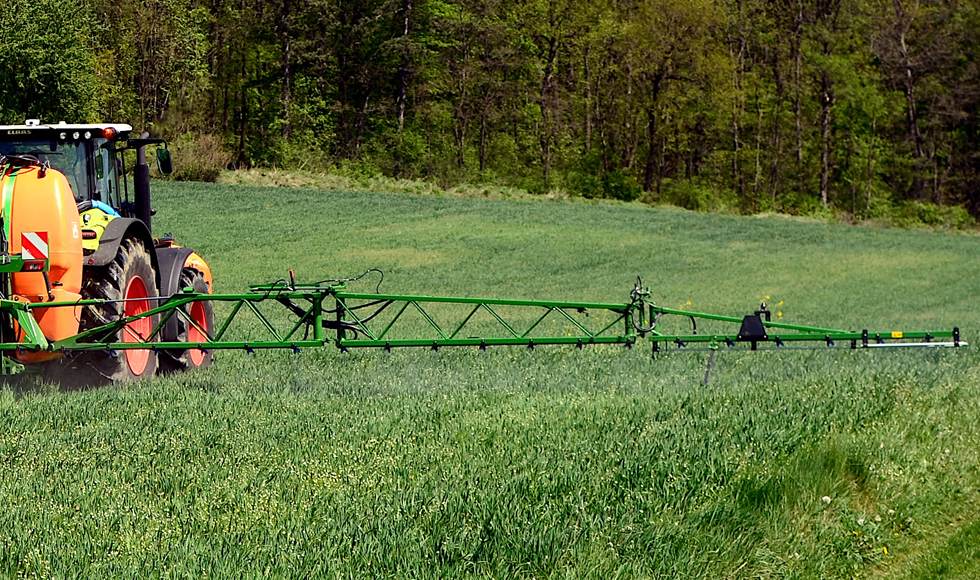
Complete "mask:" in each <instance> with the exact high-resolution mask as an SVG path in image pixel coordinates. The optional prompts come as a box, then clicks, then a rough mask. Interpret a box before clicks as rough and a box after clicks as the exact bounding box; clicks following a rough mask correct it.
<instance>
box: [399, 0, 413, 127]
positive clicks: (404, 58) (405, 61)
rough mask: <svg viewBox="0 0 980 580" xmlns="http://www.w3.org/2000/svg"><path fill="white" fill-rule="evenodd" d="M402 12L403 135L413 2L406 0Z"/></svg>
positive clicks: (401, 79)
mask: <svg viewBox="0 0 980 580" xmlns="http://www.w3.org/2000/svg"><path fill="white" fill-rule="evenodd" d="M402 11H403V13H404V15H405V21H404V28H403V30H402V42H404V45H403V47H402V62H401V65H400V66H399V67H398V103H397V106H398V132H399V133H401V132H402V130H403V129H404V128H405V107H406V103H407V102H408V77H409V75H410V72H411V71H410V68H409V60H408V30H409V19H410V18H411V15H412V0H404V3H403V4H402Z"/></svg>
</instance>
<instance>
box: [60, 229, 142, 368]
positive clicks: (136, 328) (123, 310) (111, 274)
mask: <svg viewBox="0 0 980 580" xmlns="http://www.w3.org/2000/svg"><path fill="white" fill-rule="evenodd" d="M157 296H159V291H158V290H157V282H156V273H155V272H154V271H153V262H152V259H151V257H150V252H149V250H147V249H146V247H144V246H143V243H142V242H140V241H139V240H136V239H132V238H130V239H126V240H123V242H122V243H121V244H120V245H119V251H118V252H116V257H115V259H114V260H113V261H112V262H111V263H109V264H108V265H107V266H104V267H101V268H87V269H86V270H85V273H84V276H83V279H82V297H83V298H102V299H105V300H120V299H123V298H128V299H130V300H128V301H126V302H110V303H108V304H103V305H95V306H86V307H85V308H84V309H83V310H82V319H81V329H82V330H85V329H89V328H93V327H96V326H101V325H103V324H106V323H107V322H111V321H114V320H118V319H119V318H121V317H123V316H128V315H133V314H136V313H139V312H145V311H146V310H149V309H152V308H156V307H157V300H155V298H156V297H157ZM159 319H160V315H159V314H157V315H154V316H151V317H146V318H143V319H140V320H136V321H134V322H132V323H130V324H129V325H127V327H126V328H123V329H121V330H119V332H117V333H116V336H114V337H111V340H112V341H113V342H137V341H138V340H140V337H142V339H144V340H145V339H148V338H149V334H150V332H152V329H154V328H156V325H157V322H158V321H159ZM157 340H158V338H157ZM72 358H73V360H74V361H75V364H73V365H72V366H76V367H83V366H87V367H90V368H91V369H93V370H94V371H95V372H96V373H97V374H98V375H100V376H102V377H103V378H105V379H107V380H109V381H112V382H127V381H135V380H137V379H142V378H150V377H152V376H154V375H155V374H156V371H157V362H158V361H157V358H158V357H157V353H156V351H154V350H152V349H137V350H129V349H119V350H116V351H110V352H95V351H93V352H85V353H80V354H79V355H77V356H75V357H72ZM80 370H85V369H81V368H80Z"/></svg>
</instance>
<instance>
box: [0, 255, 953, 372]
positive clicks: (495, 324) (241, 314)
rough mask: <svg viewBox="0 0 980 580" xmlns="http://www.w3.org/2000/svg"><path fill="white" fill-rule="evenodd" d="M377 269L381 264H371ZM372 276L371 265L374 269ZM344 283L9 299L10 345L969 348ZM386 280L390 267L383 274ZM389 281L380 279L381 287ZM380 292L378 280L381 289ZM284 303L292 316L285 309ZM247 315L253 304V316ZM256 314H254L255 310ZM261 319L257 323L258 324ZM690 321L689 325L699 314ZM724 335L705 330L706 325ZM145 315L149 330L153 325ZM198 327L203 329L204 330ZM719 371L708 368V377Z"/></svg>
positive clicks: (1, 347) (932, 335)
mask: <svg viewBox="0 0 980 580" xmlns="http://www.w3.org/2000/svg"><path fill="white" fill-rule="evenodd" d="M372 271H374V272H377V271H376V270H369V272H372ZM365 274H367V272H366V273H365ZM363 276H364V275H363V274H362V276H360V277H358V278H353V279H343V280H327V281H323V282H318V283H313V284H299V283H297V282H296V281H295V279H294V277H293V274H292V272H291V271H290V278H289V280H279V281H277V282H275V283H272V284H262V285H255V286H251V287H250V289H249V291H248V292H245V293H241V294H202V293H197V292H194V291H193V289H191V288H187V289H184V291H183V292H181V293H178V294H175V295H173V296H169V297H161V298H158V299H157V302H159V303H160V304H159V305H158V306H157V307H156V308H152V309H150V310H148V311H146V312H143V313H140V314H139V315H136V316H129V317H123V318H120V319H118V320H114V321H111V322H107V323H106V324H104V325H102V326H98V327H95V328H89V329H86V330H84V331H83V332H80V333H79V334H77V335H74V336H71V337H68V338H65V339H62V340H56V341H49V340H48V339H46V338H45V337H44V335H43V334H42V333H41V331H40V328H39V327H38V325H37V323H36V322H35V320H34V316H33V314H34V313H36V312H39V311H41V310H42V309H45V308H76V307H78V306H82V307H89V306H98V305H104V304H106V303H107V302H109V301H107V300H95V299H93V300H80V301H75V302H41V303H23V302H15V301H11V300H0V313H5V314H7V315H8V316H10V317H11V318H12V319H13V320H15V321H16V322H17V323H18V325H19V327H20V329H21V336H20V338H21V340H20V341H19V342H4V343H0V353H3V354H5V355H10V354H13V353H14V352H15V351H34V352H36V351H42V350H44V351H60V352H65V353H69V354H70V353H74V352H79V351H93V350H96V351H108V352H110V353H112V352H115V351H120V350H125V349H156V350H163V349H188V348H191V349H201V350H207V349H215V350H228V349H238V350H244V351H247V352H254V351H256V350H259V349H284V348H285V349H293V350H294V351H296V352H298V351H299V350H300V349H302V348H308V347H321V346H326V345H329V344H333V345H334V346H335V347H337V348H338V349H340V350H341V351H347V350H349V349H352V348H381V349H385V350H391V349H393V348H402V347H421V348H429V349H432V350H438V349H439V348H442V347H451V346H470V347H478V348H481V349H486V348H487V347H490V346H507V345H509V346H523V347H527V348H530V349H533V348H535V347H537V346H544V345H572V346H576V347H578V348H583V347H584V346H586V345H596V344H621V345H625V346H626V347H630V348H632V347H633V346H635V345H636V344H638V343H639V342H640V341H641V340H648V341H649V342H650V343H651V345H652V346H651V348H652V353H653V354H654V355H656V354H657V353H663V352H668V351H685V350H686V351H691V350H710V351H711V352H712V360H713V354H714V352H715V351H718V350H724V349H743V350H757V349H760V348H769V349H788V348H800V347H808V348H851V349H859V348H861V349H867V348H883V347H885V348H895V347H906V348H907V347H928V348H942V347H960V346H966V343H965V342H963V341H962V340H960V332H959V329H958V328H953V329H952V330H931V331H908V330H901V331H895V330H890V331H886V332H882V331H872V330H860V331H847V330H836V329H830V328H822V327H816V326H806V325H798V324H787V323H782V322H775V321H773V320H771V313H770V311H769V310H768V309H767V308H766V305H765V304H764V303H763V304H762V306H761V307H760V308H759V309H758V310H756V311H754V312H753V313H752V314H748V315H745V316H742V317H734V316H723V315H718V314H708V313H702V312H690V311H687V310H680V309H672V308H663V307H661V306H657V305H656V304H654V303H653V302H652V301H651V300H650V291H649V289H647V288H645V287H643V285H642V283H641V281H640V280H639V279H637V283H636V285H635V286H634V288H633V289H632V291H631V292H630V294H629V301H628V302H625V303H595V302H563V301H550V300H515V299H502V298H468V297H445V296H416V295H402V294H381V293H379V292H377V291H375V292H373V293H371V292H351V291H348V290H347V283H349V282H352V281H354V280H357V279H360V278H361V277H363ZM382 277H383V274H382ZM378 289H380V283H379V284H378ZM376 290H377V289H376ZM201 301H209V302H211V303H212V304H213V305H219V304H220V305H223V307H222V308H220V310H221V311H223V312H224V314H223V315H222V316H221V317H220V318H218V317H217V314H218V312H217V311H218V310H219V309H217V308H216V319H215V324H214V330H213V331H212V332H209V331H208V329H205V328H201V327H200V326H199V325H198V323H197V322H195V321H194V320H193V319H192V318H191V317H190V316H189V315H188V312H189V311H190V304H191V303H193V302H201ZM282 307H285V309H286V310H287V311H288V313H289V314H291V316H284V313H283V311H282ZM246 313H251V315H252V316H251V317H249V316H247V315H246ZM175 316H176V317H181V318H182V319H184V320H185V321H186V323H187V324H188V325H192V326H194V327H195V328H196V329H197V330H198V331H199V333H200V335H199V336H204V337H206V338H207V340H205V341H203V342H196V343H188V342H167V341H162V340H160V336H161V333H162V330H163V328H164V326H165V325H166V324H167V322H168V321H169V320H171V319H172V318H173V317H175ZM143 318H150V319H151V320H156V323H155V324H154V325H153V326H152V330H151V331H150V332H149V334H147V335H145V336H143V335H137V340H134V341H131V342H120V341H119V340H118V337H119V335H120V332H119V331H120V330H125V332H126V333H128V334H130V335H132V334H133V333H134V328H135V327H137V326H138V325H135V324H133V323H134V322H135V321H138V320H140V319H143ZM249 318H251V320H248V321H246V320H245V319H249ZM671 319H674V320H677V319H688V320H689V322H690V327H691V329H690V331H688V332H686V333H683V334H680V333H666V332H662V329H663V328H664V327H665V325H666V321H668V320H671ZM256 321H257V322H256ZM682 322H684V324H685V326H686V325H687V321H682ZM699 323H700V324H701V325H702V327H704V326H711V327H712V332H699V331H698V324H699ZM145 326H146V325H145V323H144V324H143V327H144V328H145ZM195 334H197V333H195ZM0 370H2V372H4V373H6V374H12V373H16V372H20V371H21V370H23V367H22V365H20V364H18V363H16V362H15V361H13V360H12V359H11V358H10V357H9V356H3V366H2V369H0ZM709 374H710V362H709ZM707 378H708V376H707V375H706V380H707Z"/></svg>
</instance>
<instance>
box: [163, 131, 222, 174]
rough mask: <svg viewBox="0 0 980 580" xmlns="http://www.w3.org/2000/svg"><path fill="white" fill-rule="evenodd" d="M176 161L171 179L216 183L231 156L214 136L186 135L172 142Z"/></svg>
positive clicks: (171, 146)
mask: <svg viewBox="0 0 980 580" xmlns="http://www.w3.org/2000/svg"><path fill="white" fill-rule="evenodd" d="M170 149H171V150H172V151H173V153H172V155H173V156H174V159H177V160H179V161H177V162H175V164H174V171H173V173H172V174H171V179H175V180H177V181H205V182H214V181H216V180H217V179H218V175H219V174H220V173H221V171H223V170H225V169H226V168H227V166H228V163H229V162H230V161H231V155H230V154H229V153H228V151H227V150H226V149H225V147H224V144H223V143H221V142H220V141H219V140H218V139H217V138H216V137H215V136H214V135H210V134H204V135H197V134H194V133H185V134H183V135H181V136H180V137H178V138H177V139H174V140H173V141H171V142H170Z"/></svg>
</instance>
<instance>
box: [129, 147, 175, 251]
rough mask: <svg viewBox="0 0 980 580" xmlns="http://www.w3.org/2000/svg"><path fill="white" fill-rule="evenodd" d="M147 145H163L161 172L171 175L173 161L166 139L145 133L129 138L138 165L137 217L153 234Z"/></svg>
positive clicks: (135, 170) (135, 178)
mask: <svg viewBox="0 0 980 580" xmlns="http://www.w3.org/2000/svg"><path fill="white" fill-rule="evenodd" d="M147 145H163V147H158V148H157V168H158V169H159V170H160V173H162V174H164V175H169V174H170V173H171V172H172V171H173V162H172V161H171V158H170V150H169V149H167V141H166V139H157V138H149V137H147V134H146V133H144V134H143V135H142V136H140V138H139V139H130V140H129V143H128V147H129V148H130V149H135V150H136V167H134V168H133V188H134V189H135V190H136V191H134V192H133V193H134V194H135V200H134V201H135V202H136V203H135V205H136V207H135V210H136V217H137V218H138V219H139V220H140V221H142V222H143V223H144V224H146V229H147V231H149V232H150V235H153V229H152V228H151V227H150V220H151V219H152V217H153V213H154V212H153V208H152V207H151V206H150V166H149V165H147V163H146V146H147Z"/></svg>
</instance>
